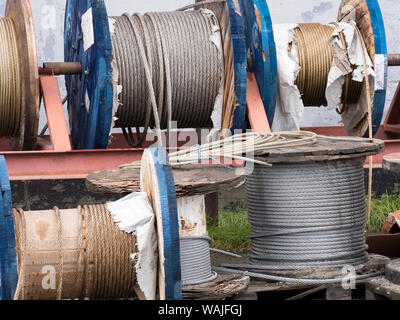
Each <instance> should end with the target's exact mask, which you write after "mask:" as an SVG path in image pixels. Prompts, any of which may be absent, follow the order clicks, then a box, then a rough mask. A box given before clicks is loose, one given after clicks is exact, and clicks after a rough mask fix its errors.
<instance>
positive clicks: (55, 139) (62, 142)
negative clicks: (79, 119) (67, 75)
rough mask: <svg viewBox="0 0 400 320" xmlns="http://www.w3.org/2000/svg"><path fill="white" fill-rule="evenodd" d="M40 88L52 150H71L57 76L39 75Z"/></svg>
mask: <svg viewBox="0 0 400 320" xmlns="http://www.w3.org/2000/svg"><path fill="white" fill-rule="evenodd" d="M40 90H41V94H42V96H43V101H44V105H45V106H46V108H45V109H46V116H47V123H48V127H49V130H50V137H51V143H52V145H53V148H54V150H57V151H71V150H72V146H71V141H70V138H69V133H68V126H67V122H66V119H65V116H64V109H63V105H62V102H61V96H60V90H59V88H58V81H57V78H56V77H54V76H41V77H40Z"/></svg>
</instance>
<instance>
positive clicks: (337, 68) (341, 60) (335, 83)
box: [325, 22, 375, 109]
mask: <svg viewBox="0 0 400 320" xmlns="http://www.w3.org/2000/svg"><path fill="white" fill-rule="evenodd" d="M331 26H332V27H333V28H334V32H333V34H332V39H331V42H330V45H332V46H333V48H334V50H335V54H334V59H333V62H332V66H331V69H330V71H329V75H328V83H327V88H326V92H325V96H326V100H327V102H328V109H334V108H337V107H338V106H339V105H340V103H341V97H342V93H343V84H344V83H345V77H346V76H347V75H348V74H349V73H351V72H353V74H352V79H353V81H358V82H363V81H364V79H365V74H364V73H365V71H364V58H363V51H362V50H364V52H365V53H366V60H367V69H368V75H369V76H372V77H375V72H374V70H373V64H372V61H371V59H370V57H369V55H368V53H367V49H366V47H365V44H364V41H362V44H361V43H360V41H359V39H358V36H357V33H356V30H355V28H354V27H353V25H352V24H350V23H346V22H340V23H338V25H337V26H336V25H331ZM340 33H342V34H343V35H344V38H345V41H346V46H347V52H346V51H345V48H343V42H342V40H341V38H340ZM352 66H355V67H356V68H355V69H354V71H353V68H352Z"/></svg>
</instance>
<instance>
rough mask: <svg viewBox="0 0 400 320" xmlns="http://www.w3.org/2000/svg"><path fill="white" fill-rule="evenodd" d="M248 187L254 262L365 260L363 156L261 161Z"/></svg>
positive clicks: (292, 264) (295, 264)
mask: <svg viewBox="0 0 400 320" xmlns="http://www.w3.org/2000/svg"><path fill="white" fill-rule="evenodd" d="M246 186H247V194H248V216H249V221H250V223H251V228H252V235H251V240H252V249H251V252H250V254H249V258H250V262H251V264H254V265H260V266H261V267H262V268H265V269H301V268H307V267H338V266H344V265H347V264H351V265H360V264H363V263H365V262H366V260H367V254H366V249H367V246H366V244H365V238H364V224H365V222H366V204H365V187H364V172H363V161H362V159H356V160H340V161H331V162H315V163H299V164H275V165H273V166H272V167H267V166H261V165H257V164H256V165H255V168H254V172H253V173H252V174H251V175H250V176H248V177H247V179H246Z"/></svg>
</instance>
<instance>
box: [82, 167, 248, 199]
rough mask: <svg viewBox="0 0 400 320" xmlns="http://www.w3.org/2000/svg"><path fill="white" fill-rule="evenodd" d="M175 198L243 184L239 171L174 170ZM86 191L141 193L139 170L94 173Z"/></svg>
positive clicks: (182, 168)
mask: <svg viewBox="0 0 400 320" xmlns="http://www.w3.org/2000/svg"><path fill="white" fill-rule="evenodd" d="M173 175H174V180H175V188H176V194H177V197H185V196H193V195H198V194H208V193H211V192H215V191H217V190H218V187H220V186H223V187H224V188H234V187H237V186H238V185H241V184H242V183H243V182H244V176H243V175H241V174H240V172H239V171H238V170H232V169H227V168H224V167H221V166H204V165H188V166H182V167H178V168H174V169H173ZM86 186H87V188H88V190H89V191H91V192H94V193H101V194H109V193H111V194H125V193H130V192H137V191H140V169H133V168H123V169H117V170H105V171H100V172H94V173H92V174H90V175H89V176H88V177H87V178H86Z"/></svg>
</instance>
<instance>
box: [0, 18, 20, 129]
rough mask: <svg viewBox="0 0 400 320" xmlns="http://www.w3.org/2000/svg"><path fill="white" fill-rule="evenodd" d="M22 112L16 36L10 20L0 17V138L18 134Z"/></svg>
mask: <svg viewBox="0 0 400 320" xmlns="http://www.w3.org/2000/svg"><path fill="white" fill-rule="evenodd" d="M21 112H22V92H21V74H20V65H19V51H18V45H17V34H16V30H15V27H14V23H13V21H12V20H11V19H10V18H2V17H0V136H2V137H16V136H18V134H19V130H20V122H21Z"/></svg>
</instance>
